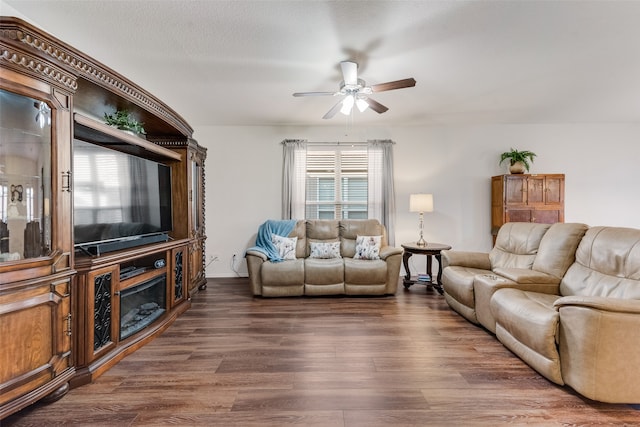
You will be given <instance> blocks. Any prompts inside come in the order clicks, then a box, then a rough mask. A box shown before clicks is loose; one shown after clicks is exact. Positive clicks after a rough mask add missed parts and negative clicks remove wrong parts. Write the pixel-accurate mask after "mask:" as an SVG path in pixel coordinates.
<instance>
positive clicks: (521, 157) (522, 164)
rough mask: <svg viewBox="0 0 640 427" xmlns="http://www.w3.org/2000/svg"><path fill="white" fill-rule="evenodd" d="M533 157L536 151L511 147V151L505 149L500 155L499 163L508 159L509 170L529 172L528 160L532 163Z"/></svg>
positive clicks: (512, 171)
mask: <svg viewBox="0 0 640 427" xmlns="http://www.w3.org/2000/svg"><path fill="white" fill-rule="evenodd" d="M534 157H536V153H533V152H531V151H527V150H523V151H518V150H515V149H513V148H512V149H511V151H506V152H504V153H502V154H501V155H500V163H499V164H502V163H503V162H504V161H505V160H507V159H509V172H511V173H524V172H525V171H527V172H529V167H530V166H531V165H530V164H529V161H531V163H533V158H534Z"/></svg>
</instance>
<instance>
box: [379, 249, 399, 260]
mask: <svg viewBox="0 0 640 427" xmlns="http://www.w3.org/2000/svg"><path fill="white" fill-rule="evenodd" d="M392 255H402V248H394V247H393V246H383V247H381V248H380V259H381V260H383V261H386V260H387V258H388V257H390V256H392Z"/></svg>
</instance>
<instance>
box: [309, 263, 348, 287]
mask: <svg viewBox="0 0 640 427" xmlns="http://www.w3.org/2000/svg"><path fill="white" fill-rule="evenodd" d="M304 283H305V285H335V284H342V283H344V263H343V262H342V258H332V259H316V258H307V259H305V260H304Z"/></svg>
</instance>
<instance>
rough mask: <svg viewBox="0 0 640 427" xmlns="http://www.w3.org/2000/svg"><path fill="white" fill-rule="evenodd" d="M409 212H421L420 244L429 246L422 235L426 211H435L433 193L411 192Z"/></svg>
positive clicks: (418, 243)
mask: <svg viewBox="0 0 640 427" xmlns="http://www.w3.org/2000/svg"><path fill="white" fill-rule="evenodd" d="M409 212H420V239H418V242H417V245H418V246H427V242H426V241H425V240H424V238H423V237H422V230H423V225H424V213H425V212H433V194H411V196H410V198H409Z"/></svg>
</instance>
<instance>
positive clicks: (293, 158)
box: [282, 139, 307, 219]
mask: <svg viewBox="0 0 640 427" xmlns="http://www.w3.org/2000/svg"><path fill="white" fill-rule="evenodd" d="M282 145H283V154H284V157H283V165H282V168H283V169H282V219H304V216H305V202H306V196H305V179H306V174H307V142H306V141H305V140H302V139H286V140H284V141H282Z"/></svg>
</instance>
